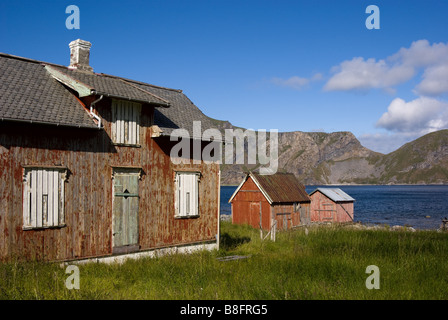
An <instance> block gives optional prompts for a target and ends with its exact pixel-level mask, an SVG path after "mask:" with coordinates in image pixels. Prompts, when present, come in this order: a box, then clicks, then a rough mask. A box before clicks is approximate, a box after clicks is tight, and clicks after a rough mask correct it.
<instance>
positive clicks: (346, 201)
mask: <svg viewBox="0 0 448 320" xmlns="http://www.w3.org/2000/svg"><path fill="white" fill-rule="evenodd" d="M310 198H311V221H318V222H324V221H328V222H351V221H353V219H354V201H355V199H353V198H352V197H350V196H349V195H348V194H347V193H345V192H344V191H342V190H341V189H339V188H317V189H316V190H314V191H313V192H311V193H310Z"/></svg>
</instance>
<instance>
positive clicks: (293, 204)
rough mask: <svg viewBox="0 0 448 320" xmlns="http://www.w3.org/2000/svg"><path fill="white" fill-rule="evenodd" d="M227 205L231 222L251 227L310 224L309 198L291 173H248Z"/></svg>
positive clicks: (278, 228) (291, 226)
mask: <svg viewBox="0 0 448 320" xmlns="http://www.w3.org/2000/svg"><path fill="white" fill-rule="evenodd" d="M229 202H230V203H231V206H232V223H236V224H249V225H251V226H252V227H254V228H262V229H263V230H270V229H271V228H272V227H273V225H274V224H276V228H277V230H287V229H291V228H294V227H297V226H299V225H302V224H307V223H309V222H310V198H309V197H308V194H307V193H306V191H305V187H304V186H303V185H302V184H301V183H300V182H299V181H298V179H297V178H296V177H295V176H294V175H293V174H290V173H276V174H272V175H260V174H258V173H255V172H251V173H248V174H247V175H246V177H245V178H244V180H243V181H242V182H241V184H240V185H239V186H238V188H237V189H236V190H235V192H234V193H233V195H232V196H231V197H230V199H229Z"/></svg>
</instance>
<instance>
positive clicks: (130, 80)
mask: <svg viewBox="0 0 448 320" xmlns="http://www.w3.org/2000/svg"><path fill="white" fill-rule="evenodd" d="M97 75H101V76H104V77H109V78H116V79H120V80H123V81H126V82H133V83H136V84H142V85H145V86H150V87H154V88H158V89H164V90H170V91H175V92H182V90H181V89H173V88H167V87H162V86H157V85H155V84H151V83H147V82H143V81H139V80H133V79H128V78H124V77H120V76H114V75H111V74H107V73H97ZM162 100H163V99H162Z"/></svg>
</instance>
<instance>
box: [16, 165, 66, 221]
mask: <svg viewBox="0 0 448 320" xmlns="http://www.w3.org/2000/svg"><path fill="white" fill-rule="evenodd" d="M64 221H65V220H64V181H63V170H61V169H59V168H55V169H53V168H32V169H31V168H30V169H28V168H27V169H25V179H24V185H23V227H24V228H43V227H56V226H59V225H62V224H64Z"/></svg>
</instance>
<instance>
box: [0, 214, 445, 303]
mask: <svg viewBox="0 0 448 320" xmlns="http://www.w3.org/2000/svg"><path fill="white" fill-rule="evenodd" d="M228 255H244V256H249V257H248V258H246V259H240V260H234V261H219V260H218V259H217V258H218V257H222V256H228ZM369 265H375V266H377V267H378V268H379V271H380V274H379V285H380V288H379V289H370V290H369V289H367V288H366V279H367V277H369V275H370V274H368V273H366V268H367V266H369ZM79 275H80V289H72V290H69V289H67V288H66V286H65V281H66V279H67V278H68V277H69V274H66V273H65V267H64V268H62V267H61V266H60V265H59V264H49V263H41V262H9V263H3V264H0V299H186V300H192V299H193V300H196V299H212V300H214V299H237V300H239V299H248V300H258V299H263V300H271V299H275V300H277V299H400V300H401V299H433V300H445V299H448V233H438V232H435V231H417V232H405V231H388V230H351V229H348V228H344V227H340V226H339V227H337V226H333V227H315V228H310V229H309V232H308V234H306V233H305V232H304V230H295V231H288V232H280V233H277V239H276V242H272V241H269V240H265V241H261V240H260V235H259V231H258V230H255V229H252V228H250V227H247V226H235V225H232V224H230V223H227V222H223V223H222V224H221V249H220V250H219V251H214V252H206V251H204V252H197V253H194V254H190V255H171V256H164V257H159V258H153V259H150V258H148V259H141V260H129V261H127V262H125V263H123V264H121V265H106V264H94V263H92V264H87V265H80V266H79Z"/></svg>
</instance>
